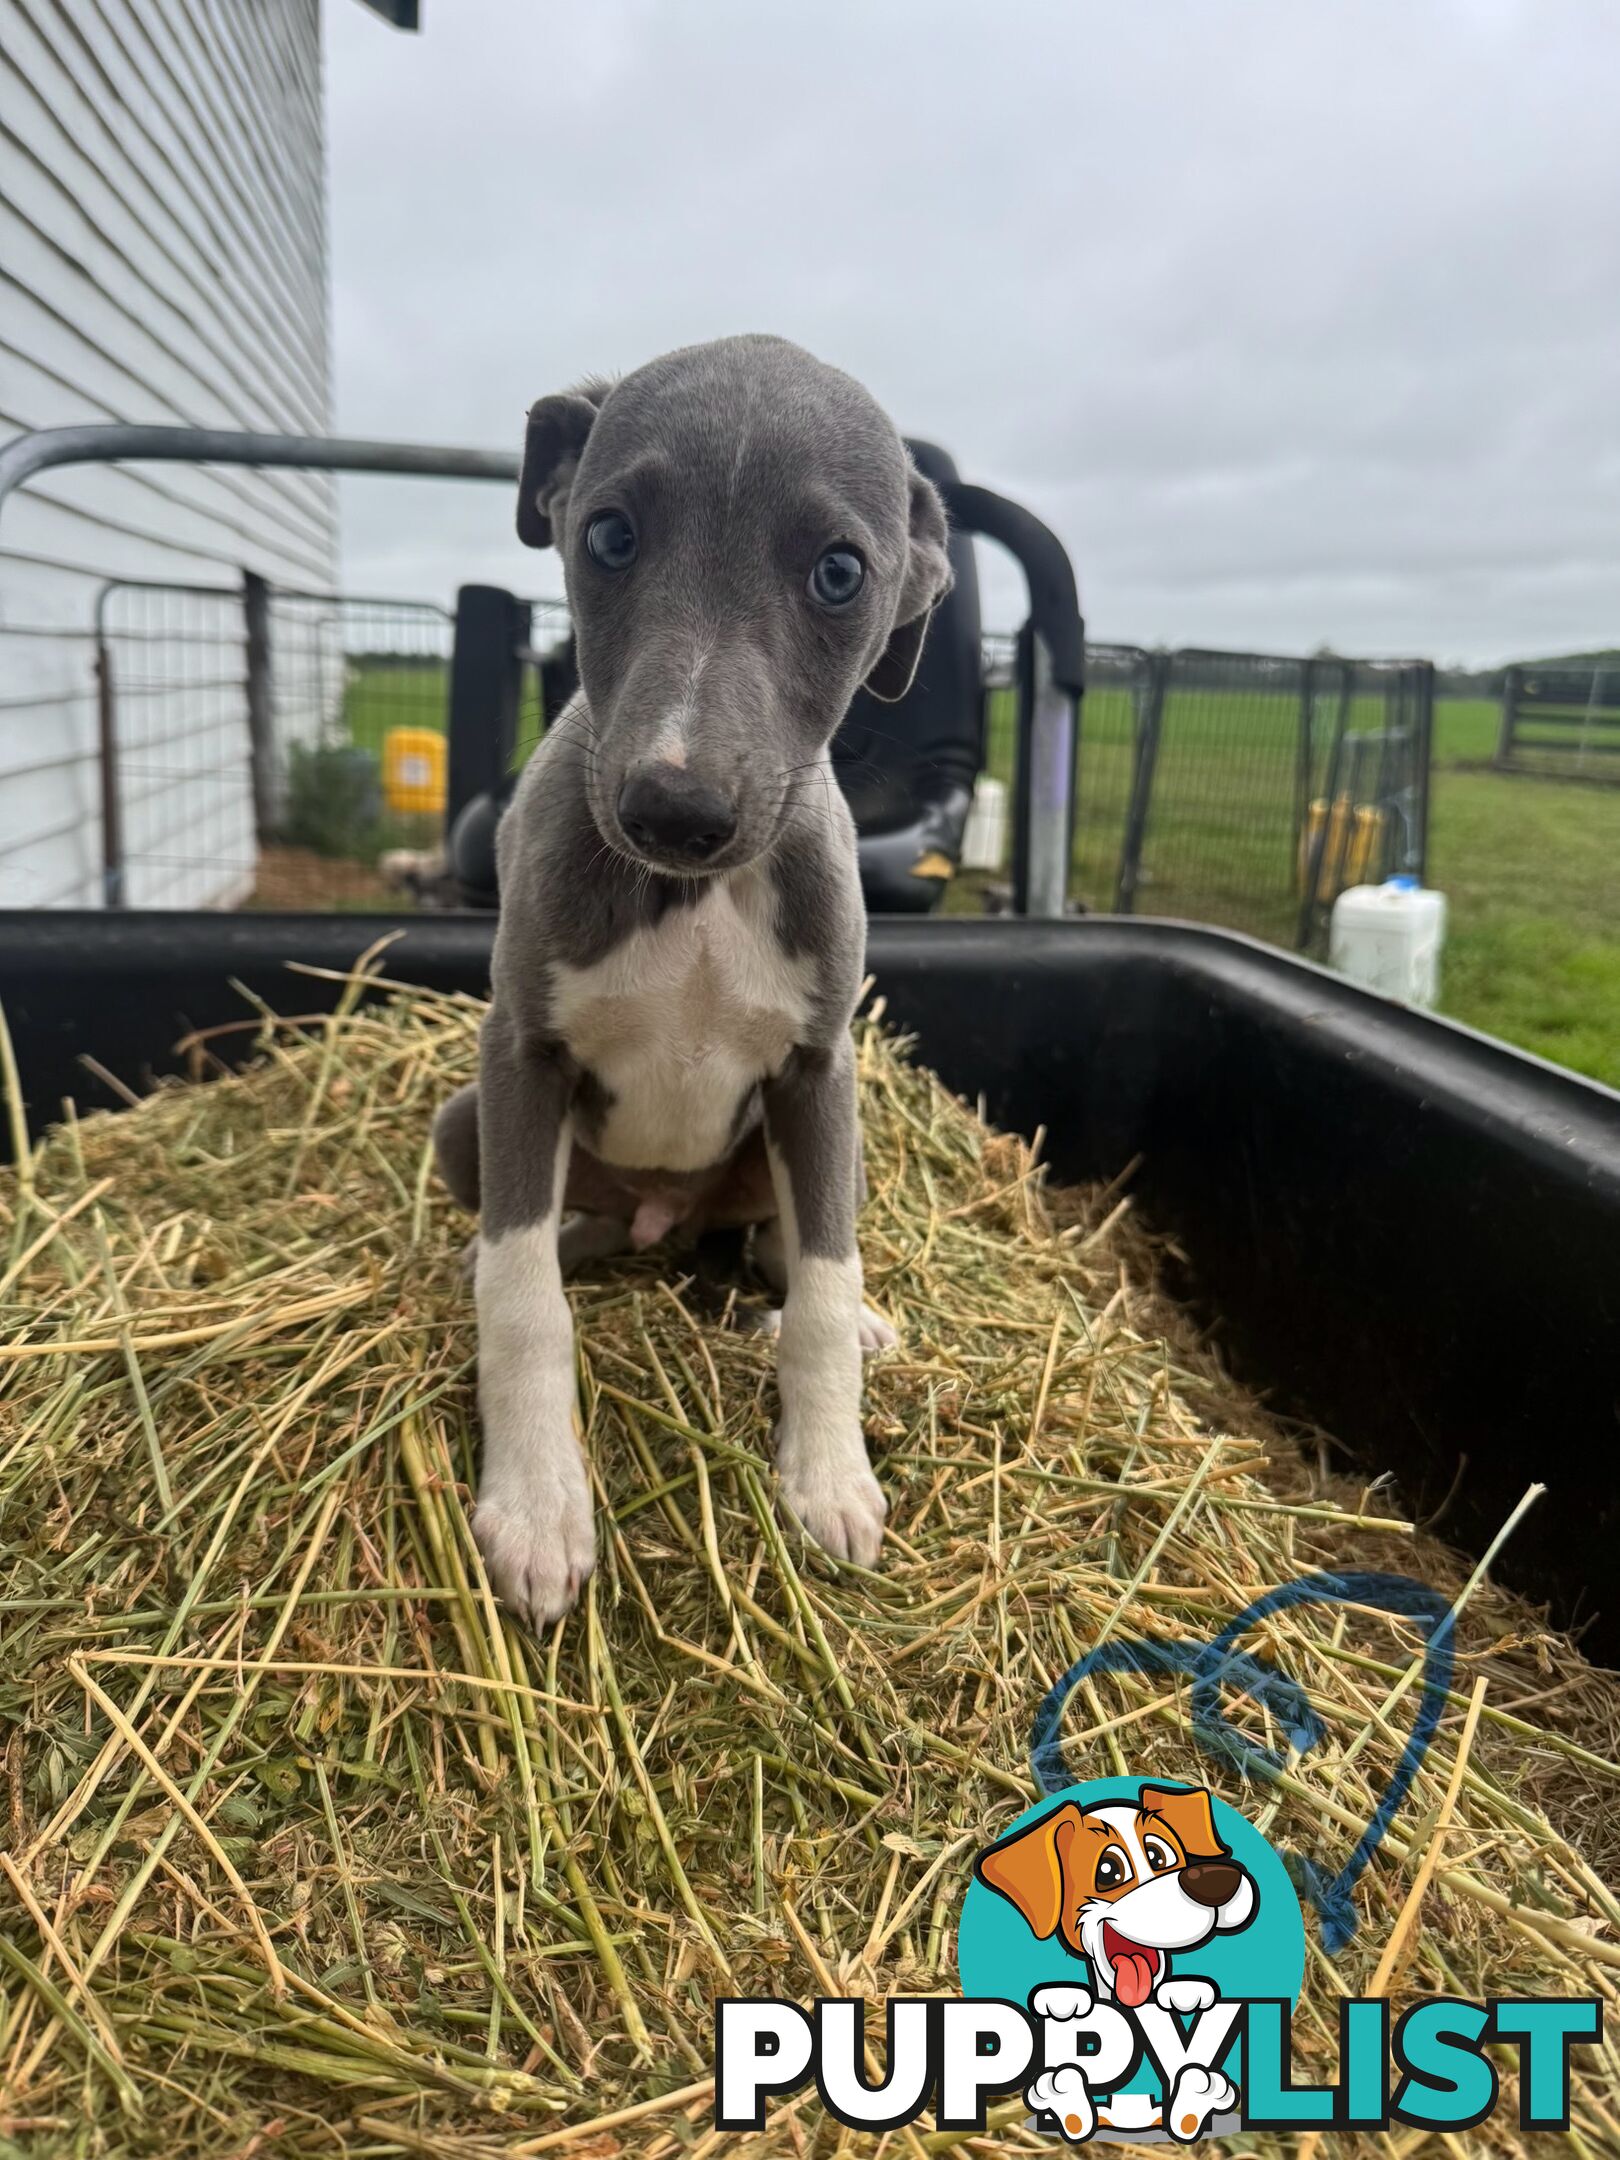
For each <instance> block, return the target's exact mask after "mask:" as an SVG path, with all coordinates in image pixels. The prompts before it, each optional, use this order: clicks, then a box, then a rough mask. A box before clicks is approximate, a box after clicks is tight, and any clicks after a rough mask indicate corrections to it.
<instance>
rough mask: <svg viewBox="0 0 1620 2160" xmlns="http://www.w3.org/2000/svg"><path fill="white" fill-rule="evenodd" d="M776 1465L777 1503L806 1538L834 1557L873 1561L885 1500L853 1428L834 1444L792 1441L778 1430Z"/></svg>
mask: <svg viewBox="0 0 1620 2160" xmlns="http://www.w3.org/2000/svg"><path fill="white" fill-rule="evenodd" d="M776 1467H777V1475H778V1477H779V1478H780V1480H781V1486H782V1505H783V1506H784V1507H785V1508H786V1509H787V1511H788V1513H789V1514H790V1515H791V1516H793V1518H794V1520H795V1521H796V1522H797V1523H798V1524H799V1526H800V1528H801V1529H802V1530H803V1531H804V1533H805V1535H806V1536H807V1537H810V1538H813V1539H814V1540H815V1542H816V1543H817V1544H818V1545H819V1546H820V1547H821V1549H822V1551H823V1552H825V1553H830V1554H831V1555H832V1557H833V1559H835V1560H853V1561H854V1562H855V1563H856V1565H857V1566H859V1567H867V1568H869V1567H876V1566H877V1559H878V1554H879V1552H880V1551H881V1550H882V1546H883V1522H884V1518H885V1516H887V1514H888V1512H889V1503H888V1502H887V1500H885V1499H884V1497H883V1488H882V1486H881V1485H880V1484H879V1483H878V1481H877V1479H876V1478H875V1477H874V1476H873V1475H872V1471H871V1466H870V1464H869V1463H868V1462H867V1460H866V1443H865V1442H864V1441H863V1440H862V1438H861V1435H860V1431H859V1428H857V1429H856V1432H855V1434H854V1437H853V1439H852V1440H851V1441H849V1442H847V1443H845V1444H844V1445H842V1446H840V1447H838V1448H837V1449H829V1448H827V1447H825V1446H810V1447H803V1446H798V1445H796V1444H795V1443H794V1441H793V1440H792V1438H791V1437H790V1436H788V1435H787V1434H785V1433H784V1434H782V1435H781V1436H780V1437H779V1439H778V1442H777V1458H776Z"/></svg>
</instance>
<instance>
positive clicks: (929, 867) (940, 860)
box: [911, 848, 956, 878]
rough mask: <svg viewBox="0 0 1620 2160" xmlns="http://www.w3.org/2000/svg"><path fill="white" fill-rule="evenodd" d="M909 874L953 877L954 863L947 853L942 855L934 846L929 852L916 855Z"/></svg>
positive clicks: (914, 875)
mask: <svg viewBox="0 0 1620 2160" xmlns="http://www.w3.org/2000/svg"><path fill="white" fill-rule="evenodd" d="M911 875H912V876H913V877H937V878H948V877H955V875H956V865H955V863H953V862H952V861H951V858H950V857H949V856H948V855H942V854H941V853H940V852H939V850H938V848H935V849H933V850H932V852H931V853H929V854H927V855H922V856H919V857H918V859H917V861H916V862H914V863H913V864H912V866H911Z"/></svg>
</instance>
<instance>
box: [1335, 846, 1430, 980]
mask: <svg viewBox="0 0 1620 2160" xmlns="http://www.w3.org/2000/svg"><path fill="white" fill-rule="evenodd" d="M1445 937H1446V896H1445V894H1444V893H1438V892H1431V891H1429V890H1428V888H1427V887H1425V886H1423V885H1420V884H1419V883H1418V881H1417V879H1416V878H1415V877H1392V878H1388V879H1386V880H1385V882H1384V883H1383V884H1382V885H1351V886H1349V887H1348V888H1347V889H1346V890H1345V891H1344V892H1342V893H1340V895H1339V897H1338V899H1337V900H1335V901H1334V903H1333V918H1332V923H1331V926H1330V928H1329V931H1328V961H1329V964H1330V965H1331V966H1333V967H1336V968H1337V969H1338V970H1339V972H1340V973H1341V974H1342V975H1348V976H1349V977H1350V978H1351V980H1352V981H1353V982H1358V983H1365V984H1366V986H1367V988H1368V989H1369V990H1380V991H1382V992H1383V994H1384V996H1385V997H1391V998H1398V999H1399V1000H1400V1001H1401V1003H1402V1004H1403V1005H1433V1004H1434V1003H1435V1002H1436V1000H1437V999H1438V998H1439V995H1440V948H1441V946H1442V945H1443V944H1444V943H1445Z"/></svg>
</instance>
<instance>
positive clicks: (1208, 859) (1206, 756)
mask: <svg viewBox="0 0 1620 2160" xmlns="http://www.w3.org/2000/svg"><path fill="white" fill-rule="evenodd" d="M1086 673H1087V692H1086V703H1085V708H1084V718H1083V721H1082V727H1081V739H1080V760H1079V779H1078V798H1079V806H1078V814H1077V820H1076V837H1075V872H1076V883H1077V888H1078V892H1079V896H1080V899H1081V901H1082V903H1083V904H1084V905H1085V906H1087V907H1089V908H1092V909H1097V910H1112V911H1113V912H1115V913H1119V914H1132V913H1142V914H1152V915H1168V916H1176V917H1181V918H1183V919H1185V920H1188V921H1192V922H1207V923H1218V924H1221V925H1223V926H1224V927H1226V928H1229V929H1235V930H1244V931H1247V932H1249V933H1250V934H1251V935H1253V936H1257V937H1262V938H1265V939H1267V940H1268V941H1270V942H1271V943H1274V944H1281V945H1296V946H1298V947H1299V948H1300V949H1301V950H1315V949H1319V948H1320V946H1321V945H1322V943H1323V942H1324V938H1325V931H1326V922H1327V914H1328V910H1329V908H1330V907H1331V904H1332V901H1333V899H1334V898H1335V897H1336V895H1337V894H1338V893H1339V892H1340V891H1342V890H1343V888H1344V887H1345V886H1346V885H1352V884H1358V883H1363V882H1376V881H1378V880H1379V879H1381V878H1383V877H1386V876H1389V875H1391V874H1392V873H1394V872H1396V871H1404V872H1410V873H1412V874H1414V875H1416V876H1421V875H1422V874H1423V870H1424V861H1425V854H1426V847H1427V831H1428V792H1429V790H1428V775H1429V759H1430V741H1431V734H1432V725H1433V707H1434V670H1433V667H1432V666H1431V665H1430V663H1429V662H1427V661H1367V660H1345V659H1340V658H1337V657H1329V656H1322V657H1318V658H1314V659H1291V658H1285V657H1278V656H1273V655H1267V654H1260V653H1225V652H1208V651H1200V650H1196V649H1190V650H1185V651H1181V652H1173V653H1172V652H1148V651H1145V650H1143V649H1142V648H1140V647H1134V646H1090V647H1088V648H1087V655H1086Z"/></svg>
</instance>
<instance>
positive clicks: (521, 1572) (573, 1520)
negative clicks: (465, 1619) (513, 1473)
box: [472, 1442, 596, 1632]
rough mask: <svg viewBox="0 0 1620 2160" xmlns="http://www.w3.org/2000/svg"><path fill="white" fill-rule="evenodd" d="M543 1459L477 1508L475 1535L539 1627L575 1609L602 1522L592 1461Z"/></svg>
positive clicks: (493, 1576)
mask: <svg viewBox="0 0 1620 2160" xmlns="http://www.w3.org/2000/svg"><path fill="white" fill-rule="evenodd" d="M570 1448H571V1451H572V1452H573V1453H574V1458H575V1459H574V1462H573V1463H572V1464H570V1465H559V1466H558V1468H557V1469H556V1470H555V1471H551V1472H549V1473H548V1471H547V1470H546V1469H545V1468H544V1467H541V1466H536V1467H535V1468H534V1469H533V1470H532V1471H530V1472H529V1473H527V1474H526V1475H525V1477H524V1481H523V1483H522V1485H521V1486H519V1487H515V1488H514V1487H510V1486H500V1487H497V1488H496V1489H495V1490H493V1491H491V1492H489V1493H487V1494H486V1495H485V1496H484V1497H483V1498H482V1499H480V1501H479V1503H478V1505H477V1507H476V1508H474V1510H473V1518H472V1529H473V1536H474V1537H475V1538H476V1539H477V1541H478V1550H479V1551H480V1552H481V1553H482V1554H483V1556H484V1565H485V1567H486V1568H487V1569H488V1570H489V1579H490V1582H491V1583H492V1584H493V1585H494V1588H495V1593H496V1595H497V1596H498V1597H499V1598H500V1599H501V1601H502V1603H503V1604H505V1605H506V1606H508V1607H509V1608H510V1609H511V1611H512V1612H514V1613H515V1614H516V1615H517V1617H518V1619H519V1620H521V1621H522V1622H523V1623H524V1625H525V1626H526V1627H530V1628H533V1629H534V1630H535V1631H536V1632H538V1631H539V1630H540V1629H541V1628H544V1627H549V1626H550V1625H551V1623H552V1621H554V1620H560V1619H561V1618H562V1616H563V1614H564V1613H566V1612H569V1611H571V1610H572V1609H573V1606H574V1604H575V1601H576V1600H577V1599H578V1597H579V1593H580V1591H581V1590H582V1589H583V1588H584V1586H585V1584H586V1582H587V1580H588V1579H589V1577H590V1574H591V1570H592V1569H593V1568H594V1567H595V1566H596V1524H595V1521H594V1519H593V1517H592V1513H591V1494H590V1487H589V1485H588V1484H587V1483H586V1480H585V1466H584V1464H583V1463H582V1462H580V1461H579V1458H578V1451H577V1450H576V1449H573V1448H572V1442H570Z"/></svg>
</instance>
